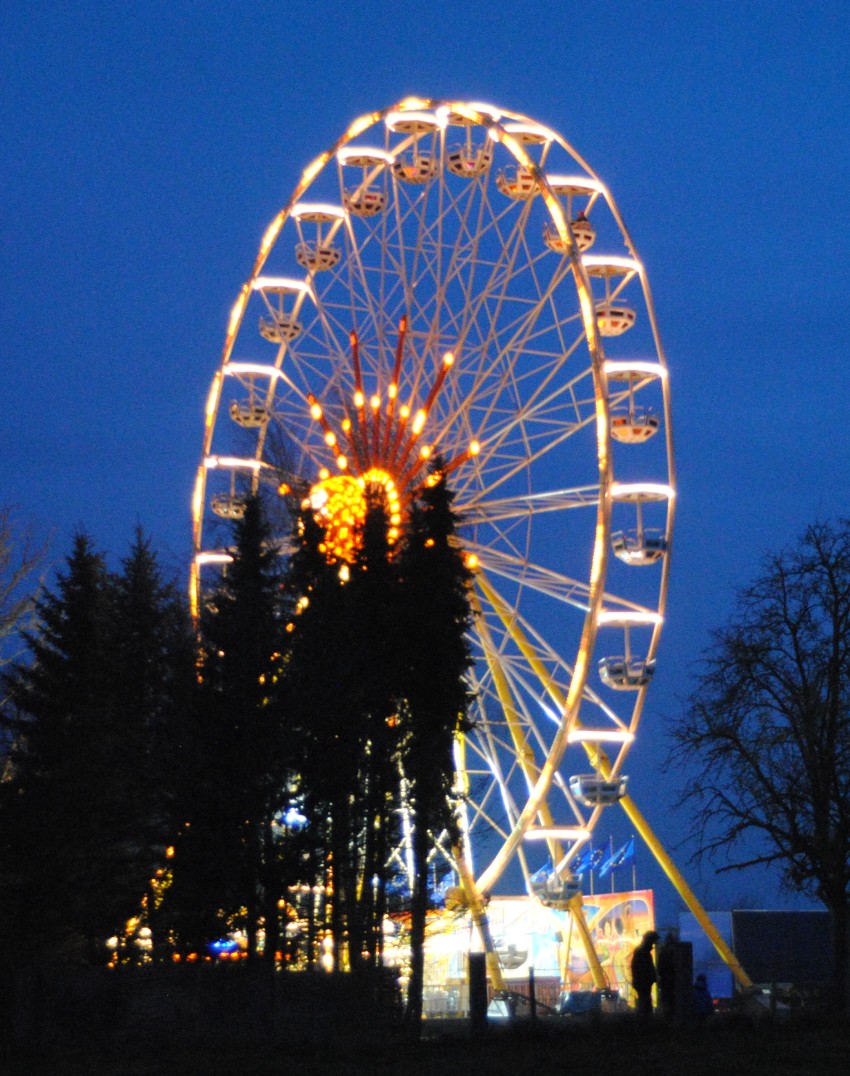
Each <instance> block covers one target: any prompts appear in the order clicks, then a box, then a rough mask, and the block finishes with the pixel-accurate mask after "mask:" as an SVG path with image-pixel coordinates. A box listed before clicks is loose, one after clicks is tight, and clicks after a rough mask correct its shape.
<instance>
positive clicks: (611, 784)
mask: <svg viewBox="0 0 850 1076" xmlns="http://www.w3.org/2000/svg"><path fill="white" fill-rule="evenodd" d="M628 782H629V779H628V777H615V778H613V779H612V780H610V781H606V780H605V778H604V777H600V776H599V774H596V773H579V774H575V775H573V776H572V777H571V778H570V792H571V793H572V794H573V795H574V796H575V798H576V799H577V800H578V801H579V803H581V804H583V805H584V806H585V807H610V806H611V804H613V803H617V802H618V801H619V800H621V799H622V798H623V796H625V794H626V788H627V786H628Z"/></svg>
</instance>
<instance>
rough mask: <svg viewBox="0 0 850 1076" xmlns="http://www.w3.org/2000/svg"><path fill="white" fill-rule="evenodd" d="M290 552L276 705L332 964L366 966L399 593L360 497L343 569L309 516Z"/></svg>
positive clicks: (393, 793) (390, 737) (389, 786)
mask: <svg viewBox="0 0 850 1076" xmlns="http://www.w3.org/2000/svg"><path fill="white" fill-rule="evenodd" d="M294 544H295V549H294V552H293V555H292V557H291V558H290V564H289V572H288V587H289V588H290V589H291V591H292V593H293V595H295V596H297V597H300V599H301V605H300V609H299V614H298V615H297V616H296V617H295V620H294V625H293V626H294V630H293V633H292V640H293V641H292V654H291V662H290V666H289V669H288V676H287V685H286V697H287V706H288V709H289V712H290V714H291V716H292V719H293V721H294V722H295V723H296V724H297V726H298V727H299V729H300V731H301V743H302V748H303V754H302V756H301V776H302V779H303V789H304V806H305V813H306V815H307V817H308V820H309V821H308V827H309V834H310V836H311V838H312V851H313V856H312V859H313V863H314V865H315V867H316V869H317V871H318V872H319V877H318V878H317V879H316V880H317V881H322V882H325V883H330V884H331V885H332V890H333V900H332V904H331V909H332V912H331V914H332V930H333V935H334V939H335V943H336V944H335V955H336V958H337V959H338V960H342V959H344V955H345V954H347V956H348V960H349V964H350V966H351V967H352V968H356V967H357V966H359V965H360V964H361V963H362V962H364V961H365V963H367V964H373V965H374V964H376V963H377V961H378V960H379V956H380V946H381V938H382V935H381V929H380V928H381V922H382V919H383V909H384V901H385V898H384V891H385V885H386V873H387V868H386V861H387V855H388V848H389V843H390V841H391V840H392V839H393V833H394V829H395V825H396V814H395V810H394V808H395V807H397V790H398V757H397V740H398V723H397V719H396V712H397V701H396V700H397V680H398V675H397V662H396V660H395V653H396V628H397V624H396V620H397V615H396V612H395V610H396V603H397V600H398V586H397V574H396V571H395V567H394V565H393V563H392V560H391V558H390V555H389V546H388V542H387V516H386V508H385V506H384V504H383V502H382V501H381V499H380V498H379V497H374V496H372V497H370V498H369V504H368V510H367V513H366V520H365V524H364V526H363V529H362V533H361V534H360V535H358V543H357V544H358V552H357V554H356V556H355V558H354V562H353V563H352V564H350V565H343V564H341V563H340V562H339V561H333V560H332V561H329V560H328V558H327V556H326V555H325V550H324V533H323V531H322V528H321V526H320V525H319V524H318V523H317V522H316V520H315V518H314V517H313V514H312V512H311V511H310V510H305V511H304V512H303V513H302V516H301V518H300V519H299V522H298V527H297V528H296V534H295V540H294ZM341 569H343V571H342V574H341Z"/></svg>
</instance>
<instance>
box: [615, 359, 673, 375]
mask: <svg viewBox="0 0 850 1076" xmlns="http://www.w3.org/2000/svg"><path fill="white" fill-rule="evenodd" d="M604 370H605V374H606V376H607V377H609V378H610V379H612V380H615V379H617V378H618V377H629V376H631V375H638V376H640V375H645V376H646V377H661V378H665V377H667V371H666V370H665V368H664V367H663V366H662V365H661V363H660V362H650V360H649V359H632V360H631V361H629V360H620V359H617V360H612V359H606V361H605V363H604Z"/></svg>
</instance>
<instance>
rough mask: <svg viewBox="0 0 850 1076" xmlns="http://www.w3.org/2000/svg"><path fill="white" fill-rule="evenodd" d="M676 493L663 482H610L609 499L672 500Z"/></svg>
mask: <svg viewBox="0 0 850 1076" xmlns="http://www.w3.org/2000/svg"><path fill="white" fill-rule="evenodd" d="M675 495H676V491H675V490H674V489H673V487H672V486H668V485H667V484H666V483H665V482H612V483H611V497H612V499H613V500H615V501H634V500H638V499H641V498H642V499H644V500H648V501H665V500H672V499H673V497H675Z"/></svg>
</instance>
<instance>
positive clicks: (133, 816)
mask: <svg viewBox="0 0 850 1076" xmlns="http://www.w3.org/2000/svg"><path fill="white" fill-rule="evenodd" d="M36 617H37V621H36V627H35V630H34V631H33V632H32V633H29V634H26V635H25V640H26V643H27V646H28V649H29V656H30V660H29V662H28V663H24V662H20V663H18V664H16V665H14V666H13V667H12V669H11V672H10V674H9V675H8V676H7V678H6V683H7V690H8V694H9V702H8V704H7V705H6V706H5V707H4V710H3V722H4V725H5V726H6V727H7V729H9V731H10V733H11V735H12V748H11V751H10V754H9V759H8V765H7V771H6V779H5V780H4V781H3V782H2V783H1V784H0V859H2V870H0V901H2V904H3V912H4V913H5V914H3V915H0V921H2V922H3V923H4V924H6V927H7V928H11V934H12V937H10V938H6V939H5V941H6V943H7V944H8V945H10V946H11V947H12V948H15V947H17V948H18V949H20V950H21V951H20V954H19V955H20V958H21V959H22V960H23V961H25V962H26V961H29V960H31V959H32V960H36V961H38V960H50V959H62V958H69V959H70V958H73V959H81V958H83V959H90V960H98V959H103V958H104V957H105V950H104V949H103V944H102V943H103V941H104V940H105V939H106V938H107V937H109V936H110V935H112V934H113V933H115V932H116V931H117V930H120V928H121V927H122V926H123V924H124V923H125V922H126V921H127V920H128V919H129V918H130V917H131V916H133V915H134V914H135V913H136V912H137V911H138V910H139V902H140V900H141V899H142V898H143V896H144V894H145V891H146V889H147V886H148V883H149V880H150V878H151V876H152V874H153V872H154V870H155V869H156V866H157V864H158V863H159V862H161V860H162V857H163V854H164V849H165V842H166V839H167V837H168V833H169V830H170V829H171V826H172V824H173V823H172V821H171V819H170V817H169V797H168V794H167V789H166V788H164V787H163V783H164V781H165V780H166V778H165V776H164V773H167V770H168V760H169V757H170V754H171V748H170V743H169V740H168V736H169V735H170V728H171V726H172V722H173V719H174V717H175V715H176V714H177V713H178V712H179V710H180V707H181V705H182V700H184V699H185V695H186V681H187V679H188V677H189V675H190V672H191V664H190V662H189V660H188V656H189V654H190V649H189V645H188V642H187V636H186V633H185V619H184V617H183V613H182V602H180V601H178V599H177V598H176V597H175V595H174V593H173V591H172V590H171V588H169V587H167V586H164V585H163V584H162V583H161V581H160V578H159V572H158V568H157V566H156V561H155V558H154V557H153V554H152V553H151V552H150V549H149V547H148V544H147V542H146V541H145V539H144V538H143V536H142V535H141V534H138V535H137V538H136V543H135V544H134V547H133V549H132V551H131V553H130V555H129V557H128V558H127V560H126V561H125V563H124V566H123V571H122V572H121V573H119V574H118V575H110V574H109V573H108V572H107V570H106V568H105V564H104V560H103V557H102V556H101V554H99V553H98V552H96V551H95V550H94V548H93V547H92V544H91V541H90V539H89V538H88V537H87V536H85V535H82V534H81V535H78V536H77V537H76V539H75V541H74V545H73V549H72V552H71V554H70V555H69V556H68V558H67V561H66V567H65V570H64V571H62V572H60V573H59V575H58V579H57V584H56V589H55V590H46V591H45V592H44V593H43V595H42V596H41V597H40V599H39V600H38V601H37V603H36ZM24 940H25V945H24V944H23V943H24Z"/></svg>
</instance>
